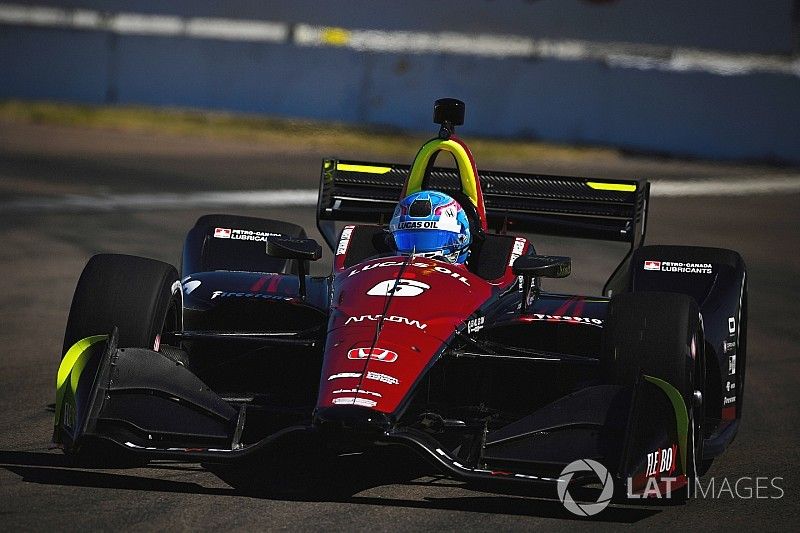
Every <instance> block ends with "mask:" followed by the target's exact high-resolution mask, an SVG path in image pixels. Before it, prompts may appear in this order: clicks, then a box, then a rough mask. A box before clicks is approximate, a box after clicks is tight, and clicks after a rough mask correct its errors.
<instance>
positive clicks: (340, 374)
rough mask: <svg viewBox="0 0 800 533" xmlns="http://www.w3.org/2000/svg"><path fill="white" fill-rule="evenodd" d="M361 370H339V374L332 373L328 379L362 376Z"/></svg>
mask: <svg viewBox="0 0 800 533" xmlns="http://www.w3.org/2000/svg"><path fill="white" fill-rule="evenodd" d="M360 377H361V372H339V373H338V374H331V375H330V376H328V381H333V380H334V379H342V378H360Z"/></svg>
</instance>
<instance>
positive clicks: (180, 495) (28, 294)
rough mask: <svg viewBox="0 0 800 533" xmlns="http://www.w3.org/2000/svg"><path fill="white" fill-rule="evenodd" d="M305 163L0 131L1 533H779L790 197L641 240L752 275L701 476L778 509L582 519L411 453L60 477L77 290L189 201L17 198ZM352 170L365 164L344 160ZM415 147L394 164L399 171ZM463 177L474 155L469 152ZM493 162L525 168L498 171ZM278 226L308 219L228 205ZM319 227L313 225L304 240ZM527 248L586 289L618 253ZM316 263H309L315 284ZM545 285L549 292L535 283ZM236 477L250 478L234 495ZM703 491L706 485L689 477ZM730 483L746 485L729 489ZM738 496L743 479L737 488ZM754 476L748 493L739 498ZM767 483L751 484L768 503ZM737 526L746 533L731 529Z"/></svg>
mask: <svg viewBox="0 0 800 533" xmlns="http://www.w3.org/2000/svg"><path fill="white" fill-rule="evenodd" d="M322 155H323V154H322V153H305V152H302V151H297V149H296V148H295V149H293V150H287V149H285V147H279V146H277V147H269V146H267V147H264V146H257V145H252V144H248V143H246V142H239V143H234V142H232V141H209V140H204V139H180V138H174V137H156V136H153V135H144V134H130V133H120V132H113V131H106V132H98V131H90V130H77V129H68V128H61V127H54V126H31V125H11V124H2V123H0V347H2V348H0V377H1V378H2V387H0V525H2V526H4V527H3V529H6V530H9V531H10V530H15V529H18V528H21V529H25V530H52V529H53V527H54V526H55V527H56V528H59V529H69V530H78V529H84V528H87V527H88V528H92V529H100V528H102V529H108V530H112V529H119V528H124V529H182V530H185V529H238V530H252V529H256V528H257V529H272V528H287V529H288V528H290V529H298V528H299V529H313V530H323V529H325V530H328V529H345V528H346V529H357V530H366V529H380V530H389V529H391V530H422V529H424V530H428V529H447V530H462V529H477V530H508V529H517V528H526V529H527V528H534V527H545V528H547V529H549V530H571V529H575V528H578V529H589V528H596V527H598V526H600V527H604V528H606V529H612V528H613V529H617V528H619V527H620V526H621V525H624V524H632V525H633V526H634V527H636V528H637V529H645V528H654V529H658V530H663V529H667V528H674V527H685V526H694V527H695V528H697V527H704V528H708V529H712V530H724V531H731V530H736V529H737V528H739V529H741V528H747V529H750V528H751V527H753V526H754V525H758V526H761V528H764V529H766V530H776V529H777V530H781V529H783V530H796V529H797V526H798V524H799V523H800V520H798V515H797V513H798V510H800V506H798V502H799V501H800V498H798V493H799V491H800V487H799V486H798V484H799V483H800V466H798V461H797V458H798V451H797V450H798V448H797V442H798V439H799V438H800V431H798V419H800V408H798V404H799V403H800V387H799V385H800V384H798V373H799V372H800V365H799V364H798V359H799V358H800V330H798V327H797V325H798V313H797V305H796V300H797V296H798V294H800V254H798V251H799V250H798V245H799V244H800V194H798V193H796V192H795V193H788V194H787V193H781V194H774V195H759V196H752V197H737V196H719V197H714V196H708V197H701V198H682V197H679V198H654V199H653V202H652V208H651V215H650V224H649V228H648V242H651V243H678V242H680V243H685V244H696V245H710V246H721V247H729V248H733V249H736V250H739V251H740V252H741V253H742V255H743V256H744V258H745V261H746V262H747V266H748V269H749V275H750V279H749V281H750V322H749V353H748V369H747V372H748V377H747V389H746V390H747V402H746V409H745V417H744V421H743V426H742V428H741V431H740V433H739V436H738V438H737V440H736V442H734V444H733V445H732V447H731V448H730V449H729V450H728V452H727V453H726V454H725V455H724V456H723V457H722V458H721V459H720V460H718V461H717V462H715V463H714V465H713V467H712V469H711V471H710V472H709V474H708V476H714V477H715V479H717V481H718V482H720V483H721V482H722V478H723V477H724V476H726V477H727V478H728V479H729V481H730V483H731V484H733V483H734V482H735V481H736V479H738V478H739V477H742V476H749V477H752V478H754V477H756V476H766V477H770V478H771V477H775V476H780V477H782V478H783V479H782V480H779V481H778V482H777V483H778V484H779V485H780V486H781V487H782V488H783V489H784V496H783V498H782V499H759V500H756V499H735V500H734V499H732V498H731V497H730V494H728V493H723V494H722V497H721V498H718V499H707V500H704V501H693V502H691V503H690V504H688V505H687V506H666V507H652V506H636V505H632V506H622V507H612V508H609V509H606V510H605V511H604V512H603V513H601V514H600V515H598V516H597V517H595V519H594V520H591V521H588V520H586V519H580V518H577V517H574V516H572V515H570V514H569V513H568V512H567V511H565V510H564V509H563V507H562V506H561V504H560V503H559V502H558V501H557V500H543V499H536V498H532V497H529V496H526V495H525V494H524V493H506V494H496V493H488V492H480V491H477V490H473V489H471V488H468V487H466V486H464V485H463V484H461V483H458V482H454V481H450V480H447V479H442V478H441V477H439V476H438V475H436V472H434V471H432V470H431V469H429V468H428V467H427V466H425V465H424V464H420V463H419V461H417V460H415V458H414V457H413V456H400V457H389V456H386V455H376V456H370V457H364V456H350V457H343V458H341V459H340V460H339V461H337V462H335V463H331V464H326V465H318V466H317V467H316V468H315V469H314V470H313V471H310V469H309V466H308V465H307V464H306V462H305V461H304V457H293V458H292V457H281V458H279V459H277V460H276V459H274V458H265V468H264V469H263V471H259V472H246V473H244V475H243V474H242V473H236V472H232V471H225V470H219V469H216V468H215V469H213V471H211V470H208V469H205V468H203V467H202V466H200V465H176V464H154V465H151V466H150V467H148V468H133V469H114V470H91V469H82V468H77V467H75V466H73V465H71V464H70V462H69V461H68V460H67V459H66V458H65V456H63V455H62V454H61V452H60V451H57V450H49V449H48V443H49V440H50V436H51V431H52V416H53V415H52V412H51V409H52V407H49V408H48V406H50V405H51V404H52V402H53V401H54V381H55V373H56V369H57V365H58V360H59V357H58V355H59V350H60V348H61V342H62V336H63V331H64V325H65V322H66V317H67V312H68V310H69V304H70V300H71V296H72V291H73V289H74V286H75V283H76V281H77V278H78V276H79V274H80V271H81V268H82V267H83V265H84V263H85V262H86V260H87V259H88V258H89V257H90V256H91V255H92V254H94V253H98V252H122V253H130V254H141V255H145V256H150V257H154V258H157V259H161V260H165V261H170V262H173V263H175V262H176V261H177V258H178V255H179V251H180V247H181V245H182V239H183V235H184V233H185V232H186V230H188V229H189V227H190V226H191V225H192V224H193V222H194V220H195V219H196V218H197V217H198V216H200V215H201V214H203V213H205V212H206V210H204V209H183V210H177V209H163V210H149V211H148V210H132V211H119V210H116V211H107V212H85V213H81V212H68V211H61V210H52V211H46V212H45V211H41V212H38V211H36V210H33V211H30V210H28V211H14V212H11V210H9V209H7V208H4V207H3V206H4V205H8V204H7V202H9V201H11V200H14V199H18V198H22V197H26V198H29V197H58V198H61V197H62V196H63V195H68V194H87V193H93V194H95V193H143V192H146V193H152V192H158V191H168V192H183V191H193V190H215V189H216V190H248V189H268V188H313V187H315V186H316V181H317V176H318V165H319V158H320V157H321V156H322ZM341 155H348V156H351V157H360V158H364V159H366V158H368V154H341ZM412 156H413V154H409V156H408V159H409V160H410V159H411V157H412ZM476 158H477V161H478V163H479V166H480V161H481V159H480V154H476ZM506 168H508V169H509V170H524V169H525V165H521V164H519V163H513V164H509V166H508V167H506ZM528 170H531V171H541V172H549V173H565V174H568V173H575V174H579V175H580V174H584V175H585V174H593V175H595V176H597V177H632V176H648V177H657V178H676V177H678V178H687V177H690V178H698V179H702V178H707V177H714V178H726V177H730V176H738V177H744V178H752V179H757V178H758V177H759V176H761V175H773V174H779V175H781V176H789V177H793V178H794V179H800V172H796V171H792V170H791V169H789V170H787V169H770V168H758V167H752V166H733V165H709V164H702V163H682V162H675V161H662V160H654V159H645V158H637V157H625V158H619V159H616V160H603V161H601V162H598V163H597V164H593V162H592V161H586V160H584V159H580V160H576V161H567V160H563V159H561V160H553V161H543V162H537V163H535V164H531V165H529V166H528ZM229 211H232V212H235V213H241V214H246V215H255V216H266V217H272V218H288V219H294V220H296V221H298V222H300V223H301V224H304V225H305V226H306V227H308V228H313V225H314V224H313V209H312V208H310V207H304V208H273V209H247V210H242V209H231V210H229ZM311 233H312V234H314V235H315V234H316V232H315V231H312V232H311ZM537 242H538V243H540V244H539V245H538V249H539V251H540V252H541V253H556V254H561V255H573V265H574V266H573V268H574V275H573V278H571V281H569V280H568V281H567V282H564V283H561V282H560V285H559V287H558V288H562V287H563V289H564V290H565V291H566V290H570V289H569V288H570V287H574V286H575V285H577V287H578V289H577V290H580V291H586V292H590V293H591V292H596V291H598V290H599V286H600V285H601V283H602V281H603V279H604V276H605V275H606V274H607V273H608V272H609V271H610V269H611V268H612V266H613V264H614V258H615V257H616V256H615V254H616V253H617V250H612V249H609V248H608V247H606V246H605V245H597V244H592V243H589V244H586V243H578V244H574V243H565V242H558V241H557V240H555V239H540V240H538V241H537ZM329 265H330V254H327V255H326V256H325V257H324V260H323V261H322V263H321V264H319V265H317V267H316V272H317V273H320V272H323V271H324V270H325V269H326V268H329ZM551 287H552V285H551ZM243 477H249V478H251V481H254V482H251V483H246V484H244V483H242V482H241V481H242V478H243ZM706 479H707V478H706ZM745 485H746V484H745ZM745 485H740V487H744V486H745ZM754 485H755V482H754V481H753V482H752V483H750V484H749V486H754ZM776 492H777V491H775V490H772V491H767V492H765V494H766V495H773V496H774V495H776ZM748 526H749V527H748Z"/></svg>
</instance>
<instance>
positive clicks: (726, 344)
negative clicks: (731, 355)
mask: <svg viewBox="0 0 800 533" xmlns="http://www.w3.org/2000/svg"><path fill="white" fill-rule="evenodd" d="M734 350H736V341H722V352H723V353H728V352H732V351H734Z"/></svg>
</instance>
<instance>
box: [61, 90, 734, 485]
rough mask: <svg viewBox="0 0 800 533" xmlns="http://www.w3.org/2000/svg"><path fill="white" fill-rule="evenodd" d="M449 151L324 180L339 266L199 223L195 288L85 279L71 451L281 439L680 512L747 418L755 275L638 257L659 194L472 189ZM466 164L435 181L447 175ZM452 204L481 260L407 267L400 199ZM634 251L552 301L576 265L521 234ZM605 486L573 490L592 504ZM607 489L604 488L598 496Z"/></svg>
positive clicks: (497, 176) (238, 219)
mask: <svg viewBox="0 0 800 533" xmlns="http://www.w3.org/2000/svg"><path fill="white" fill-rule="evenodd" d="M463 119H464V104H463V102H460V101H458V100H454V99H442V100H438V101H437V102H436V105H435V106H434V121H435V122H436V123H437V124H439V125H440V130H439V134H438V135H437V136H436V137H435V138H433V139H431V140H430V141H428V142H426V143H425V144H424V145H423V146H422V148H421V149H420V150H419V152H418V153H417V155H416V157H415V159H414V161H413V164H412V165H410V166H409V165H402V164H389V163H374V162H363V161H352V160H339V159H325V160H324V161H323V162H322V171H321V179H320V186H319V198H318V204H317V210H316V211H317V227H318V229H319V232H320V234H321V235H322V236H323V238H324V240H325V242H326V244H327V246H328V247H329V248H330V251H331V253H332V254H333V268H332V272H331V273H330V274H329V275H326V276H311V275H309V262H310V261H316V260H318V259H320V258H321V255H322V248H321V246H320V245H319V244H318V243H317V242H316V241H315V240H313V239H310V238H308V237H307V234H306V232H305V230H304V229H303V228H301V227H300V226H298V225H296V224H293V223H291V222H282V221H276V220H269V219H260V218H251V217H243V216H233V215H207V216H203V217H201V218H200V219H199V220H198V221H197V223H196V224H195V226H194V227H193V228H192V229H191V230H190V231H189V232H188V235H187V237H186V241H185V244H184V247H183V256H182V261H181V266H180V267H179V269H180V275H179V274H178V271H177V270H176V269H175V268H174V267H173V266H171V265H169V264H166V263H163V262H160V261H155V260H153V259H147V258H141V257H133V256H127V255H115V254H101V255H96V256H94V257H92V258H91V259H90V260H89V262H88V264H87V265H86V267H85V269H84V270H83V273H82V274H81V277H80V280H79V281H78V285H77V288H76V290H75V295H74V299H73V301H72V306H71V309H70V313H69V319H68V322H67V327H66V333H65V338H64V348H63V352H62V360H61V364H60V367H59V369H58V376H57V392H56V408H55V428H54V434H53V440H54V442H55V443H57V444H58V445H60V446H61V447H62V448H63V449H64V450H65V452H66V453H70V454H84V455H85V454H88V455H91V454H93V453H95V450H98V449H100V448H101V447H102V448H103V449H106V450H107V449H112V450H115V452H114V453H117V454H119V455H120V456H122V455H124V456H126V457H138V458H142V459H143V460H145V461H146V460H149V459H172V460H185V461H190V462H205V463H214V462H220V463H236V462H237V461H240V460H243V459H245V458H248V459H252V460H257V458H258V457H259V454H269V453H271V451H272V450H274V449H275V448H274V447H273V445H276V444H277V443H279V442H281V441H284V440H285V439H292V438H300V439H311V440H312V441H313V442H315V443H318V449H330V450H333V451H335V452H342V451H348V450H364V449H369V448H370V447H373V446H378V445H382V446H384V445H399V446H405V447H409V448H411V449H413V450H416V451H417V452H419V454H420V455H421V456H422V457H423V458H424V459H426V460H428V461H429V462H430V463H431V464H432V465H434V466H435V467H436V468H438V469H439V470H440V471H441V472H443V473H444V474H445V475H448V476H451V477H453V478H457V479H462V480H468V481H487V480H501V481H508V482H517V483H521V484H530V485H536V486H539V487H552V488H557V486H558V484H559V483H560V482H563V480H562V479H560V476H559V473H560V472H562V470H563V469H564V467H565V466H566V465H568V464H570V463H571V462H573V461H575V460H579V459H592V460H595V461H597V462H599V463H601V464H602V465H604V466H605V468H607V469H608V471H609V472H610V473H611V474H612V475H613V477H614V479H615V481H617V482H618V483H619V484H627V487H626V490H627V491H628V492H629V493H630V494H632V495H637V494H639V495H640V494H643V493H646V492H647V491H648V489H650V490H652V488H653V486H657V487H662V486H664V485H667V488H668V489H672V490H681V489H683V490H685V489H686V488H688V487H690V486H691V484H692V483H693V482H694V481H695V480H696V479H697V478H698V476H699V475H701V474H702V473H703V472H704V471H705V469H707V468H708V466H709V464H710V463H711V461H712V460H713V459H714V457H716V456H718V455H719V454H720V453H722V452H723V451H724V450H725V448H726V447H727V446H728V445H729V444H730V443H731V442H732V440H733V439H734V437H735V435H736V432H737V429H738V427H739V421H740V419H741V415H742V404H743V403H742V402H743V394H744V385H745V379H744V378H745V365H746V339H747V283H746V269H745V265H744V262H743V260H742V258H741V257H740V255H739V254H738V253H736V252H734V251H731V250H724V249H718V248H702V247H690V246H676V245H656V246H652V245H648V246H646V245H644V238H645V228H646V220H647V207H648V203H649V202H648V200H649V184H648V182H647V181H644V180H642V181H635V180H609V179H592V178H583V177H564V176H549V175H541V174H521V173H510V172H496V171H480V172H479V171H478V170H477V168H476V165H475V161H474V159H473V156H472V154H471V152H470V150H469V148H468V147H467V145H466V144H465V142H464V141H463V140H461V139H460V138H458V137H457V136H456V135H455V127H456V126H458V125H461V124H462V123H463ZM441 153H446V154H449V155H450V156H452V158H453V160H454V165H453V166H450V167H442V166H435V161H436V157H437V155H439V154H441ZM422 190H436V191H442V192H443V193H446V194H448V195H451V196H452V197H453V198H455V199H456V200H457V201H458V203H459V204H460V205H461V206H463V209H464V212H465V213H466V215H467V219H468V224H469V229H470V231H471V235H472V240H471V243H470V245H469V259H468V261H467V262H466V263H465V264H453V263H451V262H447V261H443V260H441V258H437V257H426V256H424V255H418V254H416V253H413V252H412V253H399V252H398V249H397V246H396V243H395V242H393V239H392V234H391V232H390V231H388V229H387V222H388V221H389V219H390V218H391V217H392V214H393V211H394V209H395V206H396V205H397V202H398V200H400V199H401V198H403V197H404V196H406V195H408V194H411V193H414V192H418V191H422ZM529 234H548V235H556V236H564V237H577V238H589V239H602V240H608V241H616V242H623V243H627V244H628V245H629V247H628V249H627V253H626V254H625V256H624V257H623V258H622V260H621V262H620V263H619V266H618V267H617V268H616V270H615V271H614V272H613V273H611V275H610V277H609V278H608V281H607V283H606V284H605V286H604V288H603V292H602V295H598V296H581V295H572V294H557V293H553V292H548V291H547V289H546V285H547V280H548V279H549V278H563V277H566V276H568V275H569V274H570V270H571V260H570V258H568V257H560V256H543V255H537V253H536V250H535V247H534V244H535V243H534V242H532V241H531V240H529V238H528V237H527V236H525V235H529ZM591 478H592V476H591V475H589V474H586V475H584V476H580V475H575V476H571V479H570V483H571V484H574V483H578V484H580V483H589V482H590V481H591ZM595 481H596V479H595Z"/></svg>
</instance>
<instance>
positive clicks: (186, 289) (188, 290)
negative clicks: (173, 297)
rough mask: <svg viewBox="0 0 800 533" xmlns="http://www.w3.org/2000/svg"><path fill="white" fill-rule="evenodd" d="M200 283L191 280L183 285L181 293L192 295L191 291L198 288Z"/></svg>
mask: <svg viewBox="0 0 800 533" xmlns="http://www.w3.org/2000/svg"><path fill="white" fill-rule="evenodd" d="M200 283H201V282H200V281H198V280H196V279H193V280H191V281H187V282H186V283H184V284H183V292H184V293H185V294H192V291H193V290H195V289H196V288H197V287H199V286H200Z"/></svg>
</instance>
